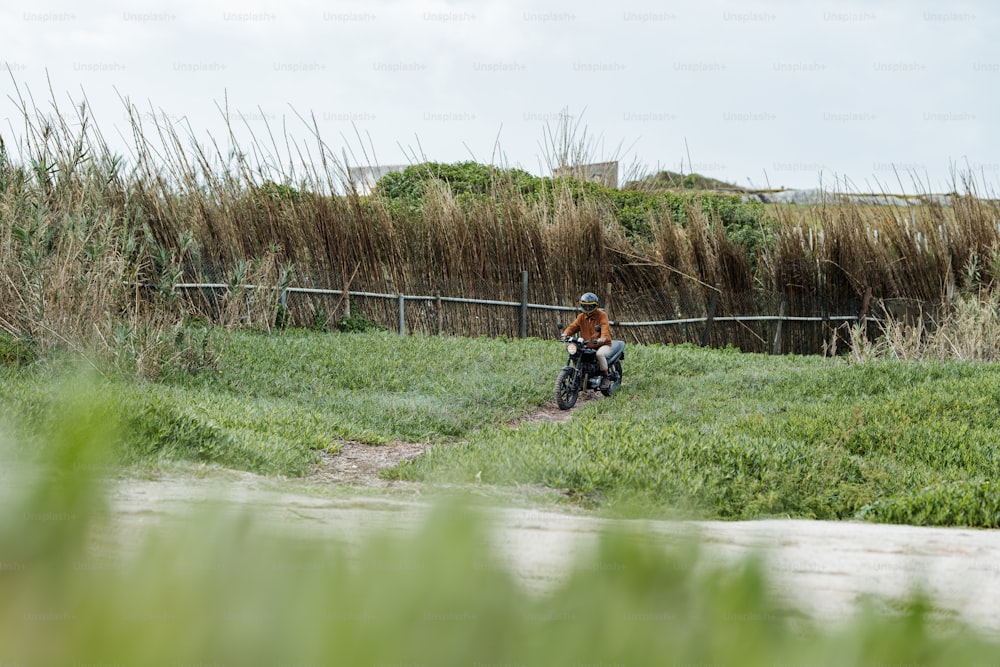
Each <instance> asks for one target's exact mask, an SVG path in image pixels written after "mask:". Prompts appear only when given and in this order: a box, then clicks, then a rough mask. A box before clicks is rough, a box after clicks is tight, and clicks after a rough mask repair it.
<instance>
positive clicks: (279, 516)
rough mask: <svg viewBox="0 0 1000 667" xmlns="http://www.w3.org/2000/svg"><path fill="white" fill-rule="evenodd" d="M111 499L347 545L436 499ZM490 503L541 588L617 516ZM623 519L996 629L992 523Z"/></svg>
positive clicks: (526, 575)
mask: <svg viewBox="0 0 1000 667" xmlns="http://www.w3.org/2000/svg"><path fill="white" fill-rule="evenodd" d="M111 499H112V507H113V515H114V517H115V524H116V525H117V528H118V530H117V532H118V534H119V536H121V537H122V539H125V540H126V541H127V539H128V536H129V535H131V534H137V533H138V532H141V529H142V528H143V527H145V526H149V525H154V524H157V523H161V522H171V521H178V520H183V517H184V516H185V514H186V513H187V512H189V511H190V510H191V509H193V508H195V507H197V506H198V505H199V504H200V503H201V502H202V501H205V500H207V499H213V500H215V501H219V502H222V503H228V504H231V505H232V507H234V508H237V509H240V510H250V511H252V513H253V514H254V515H255V516H256V517H258V518H259V519H260V520H261V521H264V522H267V523H269V524H273V525H274V526H277V527H281V528H282V529H288V530H300V529H301V530H306V531H308V532H309V533H310V534H313V535H319V536H329V537H331V538H337V539H340V540H342V541H344V542H345V543H347V544H356V543H358V541H359V540H361V539H363V538H364V536H365V535H368V534H371V533H373V532H374V531H390V532H396V531H399V532H401V533H406V532H407V531H412V530H418V529H419V526H420V525H421V524H422V521H423V519H424V518H425V517H426V516H427V514H428V513H429V512H430V511H431V508H432V503H430V502H428V501H425V500H423V499H421V498H420V496H419V494H414V495H411V496H405V497H400V496H395V497H393V496H381V495H371V494H369V495H343V496H329V495H321V494H320V495H316V494H312V493H308V492H305V491H304V490H302V489H295V488H292V489H291V490H286V489H284V488H281V487H280V486H279V487H276V486H275V484H274V482H273V481H269V480H266V479H264V478H258V477H255V476H252V475H237V476H229V477H226V478H224V479H223V478H217V477H210V478H207V479H192V478H190V477H171V476H163V477H161V478H159V479H153V480H122V481H119V482H118V483H117V484H116V485H115V486H114V487H113V489H112V493H111ZM487 511H488V512H489V514H490V515H491V517H492V519H493V520H494V525H495V528H494V532H493V535H494V540H495V542H494V548H495V549H496V550H497V552H498V555H500V557H501V559H502V562H505V563H507V564H508V565H509V567H510V569H511V571H512V572H513V573H514V574H515V575H516V578H517V579H518V580H519V581H521V582H522V583H523V584H524V585H525V586H526V587H527V588H528V589H531V590H537V591H541V592H544V591H545V590H546V589H547V588H550V587H551V586H554V585H556V584H557V583H558V582H559V581H560V580H561V579H562V577H564V576H565V574H566V571H567V566H568V564H569V563H570V562H571V561H573V560H574V559H575V558H576V557H577V556H579V555H581V554H583V553H585V552H586V550H588V549H591V548H592V547H593V546H594V545H595V544H596V540H597V538H598V537H599V535H600V534H601V532H602V531H603V530H605V529H607V528H608V527H610V526H612V525H614V524H615V523H616V521H614V520H610V519H602V518H596V517H592V516H586V515H582V514H571V513H561V512H559V511H554V510H539V509H518V508H510V507H494V508H491V509H489V510H487ZM618 523H622V522H618ZM624 523H626V524H628V527H630V528H637V529H639V530H642V531H644V532H646V533H648V534H653V535H661V536H664V538H665V539H668V540H669V539H672V538H677V539H679V538H680V537H682V536H684V535H689V534H691V533H692V532H694V533H697V534H699V535H700V536H701V538H702V539H703V541H704V543H705V545H706V546H705V550H704V554H705V557H706V558H708V559H716V558H717V559H719V560H720V561H726V560H729V559H736V558H740V557H744V556H747V555H749V554H751V553H753V552H758V551H763V552H764V553H765V556H766V563H767V568H768V572H769V574H770V576H771V580H772V581H773V583H774V585H775V586H776V592H777V594H778V595H779V596H781V597H782V598H783V599H785V600H787V601H788V602H790V603H791V604H793V605H794V606H795V607H796V608H798V609H800V610H802V611H803V612H806V613H807V614H810V615H812V616H814V617H816V618H819V619H829V620H843V619H846V618H848V617H849V616H850V615H851V614H852V613H853V612H854V610H855V609H856V606H855V605H856V602H857V601H858V600H859V599H860V598H861V597H862V596H864V595H866V594H874V595H876V596H879V597H881V598H884V599H886V600H899V599H901V598H903V597H905V596H906V595H907V594H908V593H909V592H910V591H911V590H912V588H913V586H915V585H916V584H918V583H919V584H921V585H922V586H923V587H924V589H925V590H926V591H927V592H929V594H930V595H931V596H932V598H933V599H934V600H935V602H936V605H937V606H938V607H940V608H941V609H942V610H944V612H945V613H946V614H947V615H949V616H951V615H954V616H956V617H957V618H960V619H962V620H965V621H968V622H970V623H971V624H973V625H975V626H978V627H980V628H982V629H984V630H990V631H994V632H1000V531H987V530H965V529H946V528H917V527H911V526H887V525H872V524H865V523H856V522H829V521H806V520H767V521H748V522H715V521H709V522H669V521H629V522H624Z"/></svg>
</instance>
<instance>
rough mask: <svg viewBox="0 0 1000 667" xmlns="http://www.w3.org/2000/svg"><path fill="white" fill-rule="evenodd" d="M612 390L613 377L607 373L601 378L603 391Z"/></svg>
mask: <svg viewBox="0 0 1000 667" xmlns="http://www.w3.org/2000/svg"><path fill="white" fill-rule="evenodd" d="M610 388H611V377H610V376H609V375H608V372H607V371H604V374H603V375H602V376H601V391H605V390H607V389H610Z"/></svg>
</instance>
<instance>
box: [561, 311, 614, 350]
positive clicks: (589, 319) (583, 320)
mask: <svg viewBox="0 0 1000 667" xmlns="http://www.w3.org/2000/svg"><path fill="white" fill-rule="evenodd" d="M598 324H599V325H601V333H597V328H596V327H597V325H598ZM577 331H579V332H580V335H581V336H583V339H584V340H590V339H592V338H597V339H598V340H600V341H601V342H600V343H597V344H591V345H588V347H592V348H598V347H601V346H602V345H610V344H611V325H610V324H609V323H608V314H607V313H605V312H604V311H603V310H601V309H600V308H595V309H594V310H593V311H592V312H591V313H590V314H587V313H580V314H579V315H577V316H576V319H575V320H573V323H572V324H570V325H569V326H568V327H566V330H565V331H564V332H563V333H564V334H566V335H567V336H570V335H572V334H575V333H576V332H577Z"/></svg>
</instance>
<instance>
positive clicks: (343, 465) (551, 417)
mask: <svg viewBox="0 0 1000 667" xmlns="http://www.w3.org/2000/svg"><path fill="white" fill-rule="evenodd" d="M593 400H599V399H597V398H593V397H590V396H580V400H579V402H578V403H577V405H578V406H579V405H581V404H583V403H586V402H589V401H593ZM574 409H578V408H574ZM572 418H573V410H560V409H559V407H558V406H557V405H556V402H555V401H554V400H551V401H549V402H547V403H545V404H543V405H540V406H538V407H537V408H535V409H534V410H532V411H531V412H529V413H528V414H526V415H524V416H522V417H519V418H518V419H516V420H515V421H513V422H511V423H510V424H509V425H508V426H509V428H514V429H516V428H520V427H521V426H522V425H523V424H531V423H537V422H552V423H565V422H568V421H569V420H570V419H572ZM336 443H337V444H338V445H340V449H339V450H338V451H336V452H333V453H331V452H325V451H323V452H320V454H319V455H320V460H319V462H318V463H316V464H314V466H313V468H312V470H310V472H309V474H308V475H307V476H306V478H305V479H306V480H308V481H312V482H320V483H325V484H347V485H353V486H369V487H371V486H375V487H385V486H392V485H395V484H400V482H398V481H394V480H388V479H383V478H382V477H380V476H379V473H380V472H381V471H382V469H384V468H391V467H393V466H396V465H399V464H400V463H402V462H403V461H412V460H414V459H415V458H417V457H419V456H421V455H422V454H423V453H424V452H426V451H427V450H428V449H430V448H431V447H434V446H436V445H435V443H430V442H404V441H402V440H396V441H394V442H391V443H389V444H387V445H367V444H365V443H362V442H355V441H352V440H337V441H336ZM458 444H461V443H458ZM449 446H451V445H449Z"/></svg>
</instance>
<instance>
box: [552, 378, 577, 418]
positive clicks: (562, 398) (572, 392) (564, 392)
mask: <svg viewBox="0 0 1000 667" xmlns="http://www.w3.org/2000/svg"><path fill="white" fill-rule="evenodd" d="M574 375H576V371H575V370H574V369H572V368H564V369H563V370H562V371H560V372H559V377H557V378H556V403H557V404H558V405H559V409H560V410H569V409H570V408H572V407H573V406H574V405H576V399H577V398H578V397H579V396H580V390H579V389H577V388H576V382H574V378H573V376H574Z"/></svg>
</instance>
